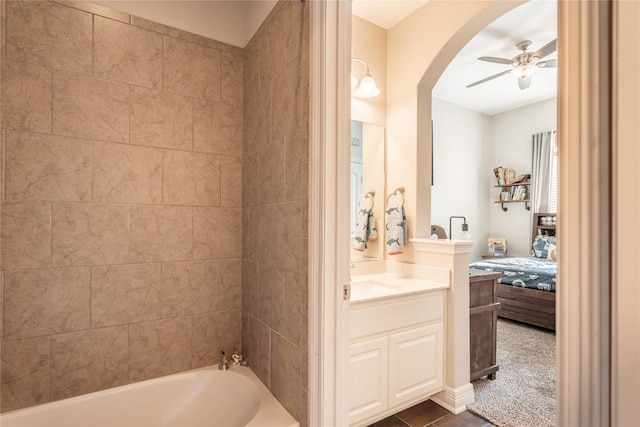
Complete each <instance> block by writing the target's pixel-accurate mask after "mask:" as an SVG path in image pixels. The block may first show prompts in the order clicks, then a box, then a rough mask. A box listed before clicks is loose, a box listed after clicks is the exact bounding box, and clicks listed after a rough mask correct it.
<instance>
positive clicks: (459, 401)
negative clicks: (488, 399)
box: [431, 383, 476, 414]
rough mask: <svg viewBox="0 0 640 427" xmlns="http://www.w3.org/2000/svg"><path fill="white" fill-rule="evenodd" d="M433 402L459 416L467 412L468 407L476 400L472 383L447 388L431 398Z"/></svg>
mask: <svg viewBox="0 0 640 427" xmlns="http://www.w3.org/2000/svg"><path fill="white" fill-rule="evenodd" d="M431 400H433V401H434V402H436V403H437V404H438V405H440V406H442V407H443V408H445V409H446V410H448V411H450V412H453V413H454V414H459V413H460V412H464V411H466V410H467V405H470V404H472V403H473V402H475V400H476V395H475V393H474V392H473V386H472V385H471V383H468V384H465V385H463V386H460V387H458V388H450V387H445V389H444V390H443V391H441V392H440V393H438V394H436V395H434V396H432V397H431Z"/></svg>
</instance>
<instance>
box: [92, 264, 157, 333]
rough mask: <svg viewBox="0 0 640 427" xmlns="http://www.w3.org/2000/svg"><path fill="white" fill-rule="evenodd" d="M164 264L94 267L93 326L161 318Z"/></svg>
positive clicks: (99, 326)
mask: <svg viewBox="0 0 640 427" xmlns="http://www.w3.org/2000/svg"><path fill="white" fill-rule="evenodd" d="M160 272H161V266H160V264H126V265H109V266H101V267H93V268H91V327H93V328H101V327H104V326H113V325H123V324H127V323H135V322H143V321H146V320H156V319H160V318H161V310H162V303H161V300H160V290H161V273H160Z"/></svg>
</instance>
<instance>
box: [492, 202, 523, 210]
mask: <svg viewBox="0 0 640 427" xmlns="http://www.w3.org/2000/svg"><path fill="white" fill-rule="evenodd" d="M493 203H500V205H501V206H502V210H503V211H504V212H506V211H508V210H509V209H508V208H507V207H506V206H505V205H504V204H505V203H524V208H525V209H526V210H528V211H530V210H531V205H530V203H531V200H502V201H500V200H496V201H495V202H493Z"/></svg>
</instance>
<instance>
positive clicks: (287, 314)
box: [282, 271, 306, 347]
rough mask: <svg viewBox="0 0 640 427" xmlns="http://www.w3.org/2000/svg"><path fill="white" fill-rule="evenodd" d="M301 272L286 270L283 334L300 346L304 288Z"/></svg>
mask: <svg viewBox="0 0 640 427" xmlns="http://www.w3.org/2000/svg"><path fill="white" fill-rule="evenodd" d="M300 282H301V281H300V273H293V272H289V271H288V272H286V273H285V277H284V321H283V325H282V335H283V336H284V337H285V338H287V339H288V340H289V341H291V342H292V343H293V344H294V345H296V346H298V347H300V344H301V341H302V333H303V332H306V331H303V330H302V289H301V283H300Z"/></svg>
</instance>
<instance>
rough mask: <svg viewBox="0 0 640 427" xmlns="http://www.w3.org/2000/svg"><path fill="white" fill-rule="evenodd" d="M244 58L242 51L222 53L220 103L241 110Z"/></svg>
mask: <svg viewBox="0 0 640 427" xmlns="http://www.w3.org/2000/svg"><path fill="white" fill-rule="evenodd" d="M243 68H244V58H243V53H242V49H234V50H233V51H231V52H222V102H224V103H227V104H230V105H233V106H235V107H238V108H240V109H241V108H242V103H243V99H242V84H243V79H244V76H243Z"/></svg>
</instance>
